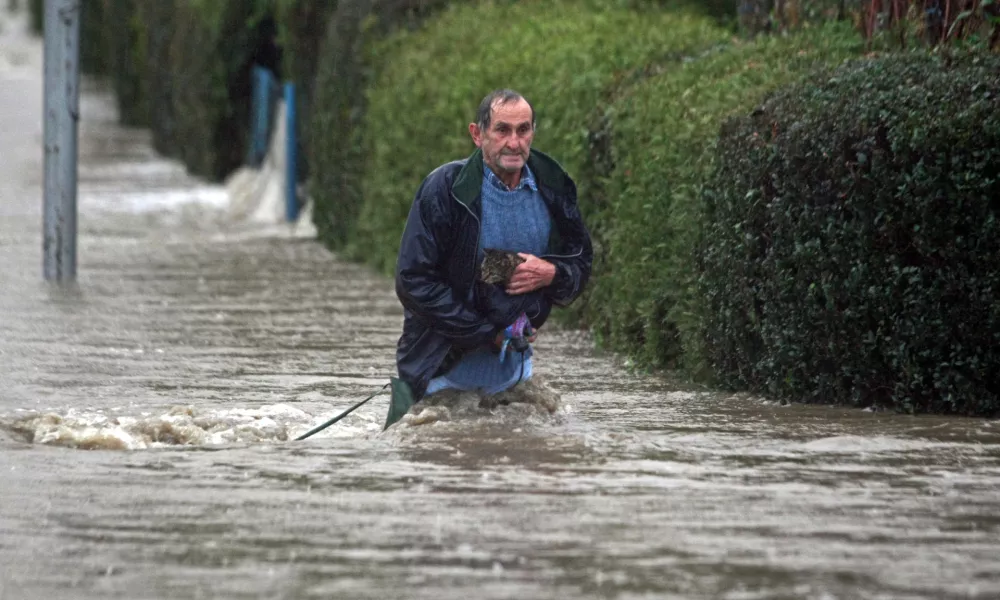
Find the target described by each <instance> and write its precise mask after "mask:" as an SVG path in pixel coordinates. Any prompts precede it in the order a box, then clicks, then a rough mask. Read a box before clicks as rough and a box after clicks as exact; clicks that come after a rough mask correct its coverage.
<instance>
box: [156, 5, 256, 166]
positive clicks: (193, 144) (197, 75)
mask: <svg viewBox="0 0 1000 600" xmlns="http://www.w3.org/2000/svg"><path fill="white" fill-rule="evenodd" d="M266 8H267V5H266V3H264V2H259V1H256V0H186V1H179V2H177V3H176V4H175V9H174V10H175V13H174V17H173V18H174V26H175V28H176V29H175V31H178V32H180V31H183V32H184V35H175V36H173V37H172V39H171V45H170V50H169V52H170V76H171V79H172V88H171V96H172V101H173V107H174V115H175V116H176V118H177V122H176V137H177V147H176V150H177V152H178V154H179V156H180V158H181V160H182V161H183V162H184V163H185V164H186V165H187V166H188V169H189V170H190V171H191V172H193V173H195V174H197V175H201V176H204V177H207V178H209V179H213V180H219V179H222V178H224V177H225V176H226V175H228V174H229V173H231V172H232V171H233V170H235V169H236V168H238V167H239V166H240V165H242V164H243V161H244V159H245V158H246V149H247V136H248V133H249V122H250V116H249V115H250V96H251V77H250V65H251V61H252V58H253V51H254V48H255V47H256V43H257V38H256V30H255V23H256V22H258V21H259V20H260V18H261V17H262V16H263V14H264V12H265V10H266Z"/></svg>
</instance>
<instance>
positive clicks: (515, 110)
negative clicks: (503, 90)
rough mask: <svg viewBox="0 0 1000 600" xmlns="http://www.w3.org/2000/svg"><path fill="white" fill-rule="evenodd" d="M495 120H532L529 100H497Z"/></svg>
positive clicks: (494, 105)
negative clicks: (502, 101)
mask: <svg viewBox="0 0 1000 600" xmlns="http://www.w3.org/2000/svg"><path fill="white" fill-rule="evenodd" d="M492 109H493V121H494V122H496V123H508V124H509V123H514V122H516V123H518V124H521V123H529V122H531V107H530V106H529V105H528V102H527V100H525V99H524V98H519V99H518V100H517V101H512V102H504V103H501V101H500V100H497V101H496V102H494V103H493V107H492Z"/></svg>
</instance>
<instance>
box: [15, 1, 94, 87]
mask: <svg viewBox="0 0 1000 600" xmlns="http://www.w3.org/2000/svg"><path fill="white" fill-rule="evenodd" d="M27 5H28V16H29V19H28V22H29V25H30V27H31V30H32V31H34V32H35V33H36V34H38V35H42V34H43V33H44V32H45V0H28V2H27ZM80 7H81V9H82V12H81V14H80V17H81V18H80V71H81V72H82V73H86V74H88V75H103V74H104V73H105V72H106V71H107V66H108V65H107V58H108V57H107V55H106V54H105V49H104V44H105V40H104V36H103V31H104V23H105V22H106V19H105V18H104V13H105V9H104V2H103V0H83V1H82V2H81V3H80Z"/></svg>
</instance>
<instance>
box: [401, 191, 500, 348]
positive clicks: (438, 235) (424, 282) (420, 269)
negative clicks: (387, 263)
mask: <svg viewBox="0 0 1000 600" xmlns="http://www.w3.org/2000/svg"><path fill="white" fill-rule="evenodd" d="M428 187H429V186H428V182H427V181H425V182H424V184H423V185H421V187H420V190H419V191H418V192H417V196H416V199H415V200H414V201H413V205H412V206H411V207H410V214H409V216H408V217H407V219H406V227H405V228H404V230H403V237H402V240H401V241H400V245H399V256H398V258H397V260H396V296H398V297H399V300H400V302H401V303H402V304H403V307H404V308H406V309H407V310H409V311H410V312H412V313H413V314H414V315H416V316H417V317H418V318H419V319H422V320H424V321H426V322H427V323H428V324H429V325H430V327H431V328H432V329H433V330H434V331H436V332H437V333H439V334H441V335H443V336H444V337H446V338H448V339H449V340H450V341H451V342H452V343H453V344H455V345H456V346H458V347H460V348H463V349H470V348H475V347H478V346H483V345H486V344H489V343H491V342H493V340H494V338H495V337H496V334H497V332H498V330H499V328H498V327H497V326H496V325H495V324H493V323H492V322H490V320H489V319H487V318H486V316H485V315H484V314H482V313H481V312H480V311H479V310H478V309H477V308H476V307H474V306H471V305H470V304H471V303H470V301H469V299H467V298H459V297H457V295H456V294H455V291H454V290H453V289H452V287H451V286H450V285H448V282H447V275H446V273H445V271H444V269H445V264H446V263H447V258H448V253H449V252H450V251H451V248H452V247H453V245H454V235H453V234H454V232H453V226H452V220H451V219H450V218H449V215H448V213H447V210H448V206H447V202H445V201H441V199H440V198H436V197H435V196H434V195H433V193H431V192H429V191H428V190H427V188H428Z"/></svg>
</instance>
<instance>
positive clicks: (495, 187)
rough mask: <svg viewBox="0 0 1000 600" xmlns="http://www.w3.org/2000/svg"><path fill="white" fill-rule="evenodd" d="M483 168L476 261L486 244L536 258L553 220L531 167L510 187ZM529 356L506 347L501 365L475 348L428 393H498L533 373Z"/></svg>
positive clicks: (487, 351) (492, 355) (437, 379)
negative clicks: (465, 391)
mask: <svg viewBox="0 0 1000 600" xmlns="http://www.w3.org/2000/svg"><path fill="white" fill-rule="evenodd" d="M483 170H484V176H483V188H482V209H483V212H482V217H481V219H482V223H481V228H482V229H481V234H480V236H479V257H478V262H482V260H483V256H484V252H483V249H484V248H497V249H499V250H506V251H508V252H527V253H529V254H534V255H535V256H538V255H541V254H543V253H544V252H545V247H546V244H547V243H548V240H549V231H550V230H551V229H552V220H551V218H550V217H549V211H548V209H546V208H545V201H544V200H542V196H541V194H540V193H539V191H538V185H537V184H536V183H535V178H534V176H533V175H532V173H531V171H530V170H529V169H528V167H527V166H525V167H524V170H523V171H522V172H521V182H520V183H519V184H518V186H517V187H516V188H515V189H513V190H510V189H507V186H506V185H504V183H503V182H502V181H500V179H499V178H498V177H497V176H496V175H495V174H494V173H493V171H491V170H490V168H489V167H488V166H485V165H484V169H483ZM531 354H532V352H531V350H530V349H529V350H528V351H527V352H525V353H524V356H522V355H521V354H520V353H518V352H514V351H513V350H512V349H510V348H508V350H507V356H506V358H505V359H504V362H503V363H501V362H500V357H499V355H498V354H496V353H495V352H494V351H493V350H492V349H491V348H488V347H487V348H480V349H477V350H474V351H472V352H469V353H468V354H466V355H465V356H464V357H462V359H461V360H460V361H459V362H458V363H456V364H455V366H454V367H452V368H451V370H450V371H448V372H447V373H445V374H444V375H441V376H439V377H435V378H434V379H432V380H431V381H430V384H429V385H428V387H427V394H433V393H434V392H439V391H441V390H445V389H458V390H478V391H481V392H484V393H486V394H498V393H500V392H502V391H504V390H506V389H508V388H510V387H511V386H513V385H515V384H516V383H518V381H525V380H527V379H529V378H530V377H531V370H532V369H531ZM522 368H523V371H522Z"/></svg>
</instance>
